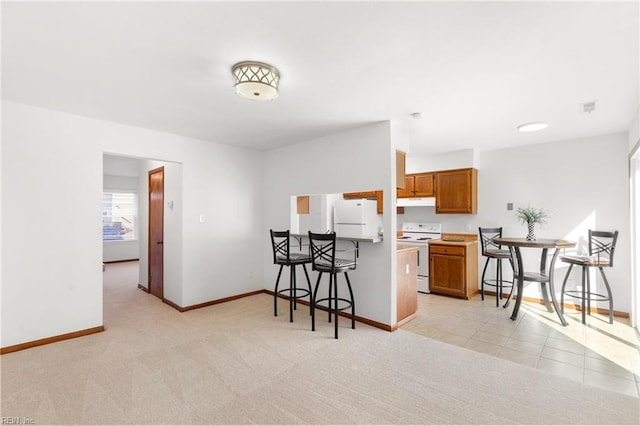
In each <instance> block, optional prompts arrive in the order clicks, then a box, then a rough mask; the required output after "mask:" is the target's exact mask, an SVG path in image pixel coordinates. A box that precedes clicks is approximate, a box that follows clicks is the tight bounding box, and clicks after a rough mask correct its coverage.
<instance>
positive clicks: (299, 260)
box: [270, 229, 312, 322]
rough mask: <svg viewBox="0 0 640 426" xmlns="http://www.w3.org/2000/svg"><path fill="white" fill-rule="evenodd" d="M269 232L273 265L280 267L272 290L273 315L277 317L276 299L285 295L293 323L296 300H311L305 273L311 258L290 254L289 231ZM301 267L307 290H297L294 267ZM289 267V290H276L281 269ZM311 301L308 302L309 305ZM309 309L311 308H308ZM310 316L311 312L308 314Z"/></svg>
mask: <svg viewBox="0 0 640 426" xmlns="http://www.w3.org/2000/svg"><path fill="white" fill-rule="evenodd" d="M270 232H271V247H272V248H273V263H274V264H275V265H280V270H279V271H278V278H277V279H276V286H275V289H274V290H273V315H274V316H276V317H277V316H278V297H279V295H280V294H285V293H286V294H287V297H288V299H289V321H290V322H293V311H294V310H295V309H297V303H296V301H297V299H300V298H303V297H307V296H309V297H310V298H311V295H312V293H311V280H310V279H309V273H308V272H307V267H306V266H305V265H306V264H307V263H311V256H310V255H309V253H308V252H291V239H290V234H289V231H288V230H287V231H274V230H273V229H272V230H270ZM298 265H302V269H303V270H304V275H305V276H306V277H307V286H308V289H305V288H298V287H297V283H296V266H298ZM285 266H288V267H289V288H285V289H282V290H278V284H279V283H280V275H282V269H283V268H284V267H285ZM311 302H312V301H311V300H310V301H309V304H310V305H311V304H312V303H311ZM310 309H311V308H310ZM309 314H311V311H310V312H309Z"/></svg>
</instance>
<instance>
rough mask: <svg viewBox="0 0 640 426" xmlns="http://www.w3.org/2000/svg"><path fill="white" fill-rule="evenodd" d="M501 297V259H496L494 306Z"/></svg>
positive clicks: (497, 304)
mask: <svg viewBox="0 0 640 426" xmlns="http://www.w3.org/2000/svg"><path fill="white" fill-rule="evenodd" d="M500 299H502V259H496V308H497V307H498V306H500Z"/></svg>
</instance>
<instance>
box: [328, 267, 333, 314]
mask: <svg viewBox="0 0 640 426" xmlns="http://www.w3.org/2000/svg"><path fill="white" fill-rule="evenodd" d="M332 294H333V273H329V300H328V301H327V302H328V303H327V305H328V308H329V309H328V312H329V315H328V320H329V322H331V301H332V300H333V297H332Z"/></svg>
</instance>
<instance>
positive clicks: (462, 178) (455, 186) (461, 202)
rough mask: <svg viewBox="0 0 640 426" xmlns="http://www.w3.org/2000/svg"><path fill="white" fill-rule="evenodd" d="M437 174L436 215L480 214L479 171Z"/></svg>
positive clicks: (450, 171) (467, 170)
mask: <svg viewBox="0 0 640 426" xmlns="http://www.w3.org/2000/svg"><path fill="white" fill-rule="evenodd" d="M434 174H435V195H436V213H463V214H476V213H477V212H478V170H477V169H474V168H468V169H455V170H443V171H438V172H434Z"/></svg>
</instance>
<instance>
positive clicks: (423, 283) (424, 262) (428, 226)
mask: <svg viewBox="0 0 640 426" xmlns="http://www.w3.org/2000/svg"><path fill="white" fill-rule="evenodd" d="M441 238H442V224H440V223H415V222H406V223H403V224H402V236H401V237H398V244H405V245H408V246H416V247H418V291H419V292H421V293H429V240H439V239H441Z"/></svg>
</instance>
